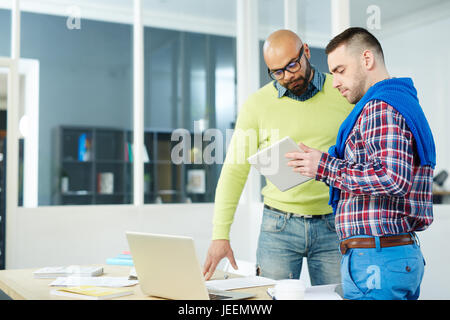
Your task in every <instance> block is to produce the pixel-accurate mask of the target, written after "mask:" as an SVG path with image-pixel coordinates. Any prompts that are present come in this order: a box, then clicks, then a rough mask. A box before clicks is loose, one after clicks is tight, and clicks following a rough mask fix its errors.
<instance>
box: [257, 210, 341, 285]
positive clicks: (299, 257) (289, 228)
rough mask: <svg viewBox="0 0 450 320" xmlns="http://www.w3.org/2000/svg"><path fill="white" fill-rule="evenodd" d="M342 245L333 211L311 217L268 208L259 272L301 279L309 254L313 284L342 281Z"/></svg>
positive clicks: (259, 259)
mask: <svg viewBox="0 0 450 320" xmlns="http://www.w3.org/2000/svg"><path fill="white" fill-rule="evenodd" d="M338 247H339V240H338V238H337V234H336V230H335V226H334V216H333V214H327V215H323V216H322V217H321V218H314V219H311V218H304V217H300V216H297V215H293V214H283V213H279V212H277V211H273V210H270V209H268V208H264V212H263V218H262V223H261V232H260V235H259V240H258V249H257V251H256V264H257V274H259V275H260V276H263V277H267V278H271V279H275V280H279V279H298V278H300V272H301V270H302V262H303V257H306V258H307V262H308V272H309V276H310V279H311V284H312V285H322V284H332V283H340V282H341V276H340V271H339V262H340V260H341V253H340V252H339V249H338Z"/></svg>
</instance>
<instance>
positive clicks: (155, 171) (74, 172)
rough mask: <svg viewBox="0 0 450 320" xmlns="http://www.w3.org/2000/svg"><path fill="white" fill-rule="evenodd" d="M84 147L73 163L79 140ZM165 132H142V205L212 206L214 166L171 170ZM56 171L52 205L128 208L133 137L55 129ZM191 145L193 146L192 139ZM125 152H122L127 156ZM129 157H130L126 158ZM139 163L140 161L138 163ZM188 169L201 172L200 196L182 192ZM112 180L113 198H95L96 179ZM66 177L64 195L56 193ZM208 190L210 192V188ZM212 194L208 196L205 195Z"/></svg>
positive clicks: (100, 130) (109, 130) (112, 131)
mask: <svg viewBox="0 0 450 320" xmlns="http://www.w3.org/2000/svg"><path fill="white" fill-rule="evenodd" d="M82 134H85V135H86V137H87V139H88V140H89V141H90V155H89V157H88V158H87V159H85V161H80V160H78V152H79V138H80V136H81V135H82ZM171 135H172V131H171V130H145V132H144V145H145V149H146V151H147V154H148V159H147V160H146V161H145V162H144V203H185V202H212V201H213V197H214V190H215V183H216V179H215V170H214V165H206V164H179V165H177V164H174V163H173V162H172V161H171V151H172V148H173V147H174V146H175V145H176V144H177V143H178V141H171ZM56 136H57V143H56V148H55V149H56V158H55V159H56V163H57V165H56V168H57V174H56V176H57V177H58V179H57V181H56V180H55V183H54V190H55V192H54V197H53V199H54V200H53V204H55V205H84V204H130V203H132V202H133V162H134V159H131V158H130V152H131V147H130V146H129V145H131V143H132V142H133V133H132V132H131V131H130V130H122V129H117V128H99V127H74V126H61V127H59V128H58V129H57V134H56ZM191 137H192V142H191V145H192V146H193V145H194V142H193V140H194V137H193V135H191ZM127 150H128V151H127ZM131 157H132V156H131ZM144 159H145V158H144ZM191 169H197V170H198V169H200V170H204V176H205V192H204V193H190V192H188V188H187V186H186V184H187V177H188V172H189V170H191ZM105 172H111V173H113V176H114V179H113V181H114V184H113V193H111V194H102V193H100V192H99V181H98V180H99V178H98V174H99V173H105ZM63 176H67V177H68V181H69V185H68V190H67V191H65V192H62V190H63V189H62V177H63ZM211 185H214V188H211ZM211 189H213V190H211Z"/></svg>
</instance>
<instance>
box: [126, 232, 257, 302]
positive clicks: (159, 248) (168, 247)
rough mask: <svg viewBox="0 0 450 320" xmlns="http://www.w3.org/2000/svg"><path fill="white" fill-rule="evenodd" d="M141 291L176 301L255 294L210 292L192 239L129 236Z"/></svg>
mask: <svg viewBox="0 0 450 320" xmlns="http://www.w3.org/2000/svg"><path fill="white" fill-rule="evenodd" d="M126 236H127V241H128V245H129V247H130V251H131V255H132V256H133V260H134V266H135V269H136V274H137V278H138V281H139V285H140V287H141V290H142V292H143V293H144V294H146V295H151V296H156V297H161V298H167V299H174V300H238V299H246V298H251V297H253V296H254V294H251V293H243V292H229V291H219V290H212V289H207V287H206V284H205V279H204V277H203V274H202V270H201V267H200V263H199V262H198V259H197V255H196V252H195V247H194V241H193V239H192V238H189V237H181V236H170V235H160V234H149V233H139V232H126Z"/></svg>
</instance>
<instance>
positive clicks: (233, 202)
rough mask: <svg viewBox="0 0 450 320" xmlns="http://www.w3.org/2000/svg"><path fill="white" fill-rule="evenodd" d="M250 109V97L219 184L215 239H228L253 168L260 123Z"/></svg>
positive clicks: (229, 149)
mask: <svg viewBox="0 0 450 320" xmlns="http://www.w3.org/2000/svg"><path fill="white" fill-rule="evenodd" d="M250 108H251V101H250V100H247V102H246V103H245V104H244V105H243V106H242V108H241V111H240V112H239V115H238V118H237V121H236V126H235V130H234V132H233V136H232V138H231V141H230V145H229V147H228V149H227V154H226V157H225V162H224V164H223V167H222V171H221V173H220V177H219V181H218V183H217V188H216V195H215V201H214V218H213V234H212V239H213V240H216V239H229V233H230V229H231V224H232V223H233V220H234V214H235V211H236V208H237V205H238V203H239V199H240V197H241V193H242V190H243V188H244V186H245V182H246V181H247V177H248V173H249V171H250V164H249V163H248V161H247V158H248V157H249V156H250V155H252V154H254V153H255V152H256V151H257V149H258V122H257V119H256V114H252V112H251V110H250Z"/></svg>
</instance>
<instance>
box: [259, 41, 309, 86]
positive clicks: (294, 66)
mask: <svg viewBox="0 0 450 320" xmlns="http://www.w3.org/2000/svg"><path fill="white" fill-rule="evenodd" d="M302 56H303V46H302V48H301V49H300V54H299V55H298V58H297V59H295V60H294V61H292V62H289V64H288V65H287V66H286V67H284V68H282V69H277V70H273V71H270V69H269V68H268V69H267V72H268V73H269V76H270V77H271V78H272V79H273V80H282V79H283V78H284V72H285V71H289V72H290V73H294V72H297V71H298V70H300V69H301V67H302V66H301V64H300V59H301V58H302Z"/></svg>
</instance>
